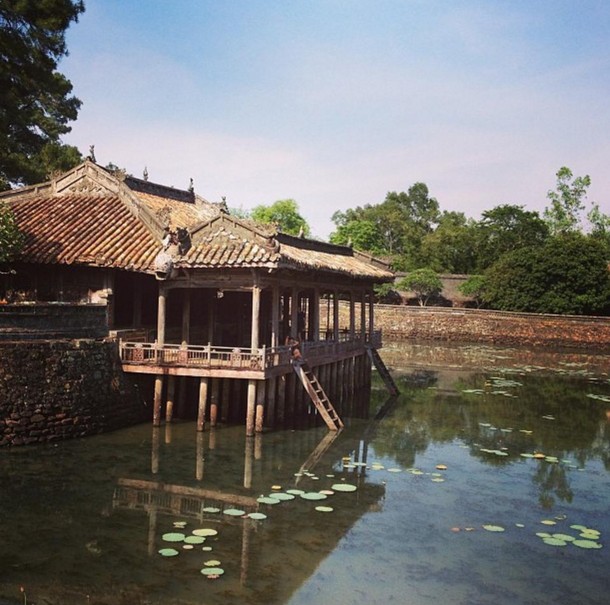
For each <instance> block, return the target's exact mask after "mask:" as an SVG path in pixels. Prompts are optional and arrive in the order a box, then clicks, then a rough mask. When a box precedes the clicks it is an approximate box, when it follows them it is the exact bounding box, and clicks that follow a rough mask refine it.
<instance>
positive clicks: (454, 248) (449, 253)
mask: <svg viewBox="0 0 610 605" xmlns="http://www.w3.org/2000/svg"><path fill="white" fill-rule="evenodd" d="M476 235H477V227H476V223H475V221H473V220H472V219H467V218H466V216H465V215H464V213H463V212H446V211H445V212H443V213H442V215H441V217H440V219H439V222H438V226H437V227H436V229H435V230H434V231H432V232H431V233H428V234H426V235H425V236H424V237H423V238H422V241H421V246H420V250H419V254H418V255H417V257H416V260H417V264H419V265H421V266H427V267H431V268H432V269H434V270H435V271H438V272H441V273H470V272H472V271H474V269H475V267H476V264H477V238H476Z"/></svg>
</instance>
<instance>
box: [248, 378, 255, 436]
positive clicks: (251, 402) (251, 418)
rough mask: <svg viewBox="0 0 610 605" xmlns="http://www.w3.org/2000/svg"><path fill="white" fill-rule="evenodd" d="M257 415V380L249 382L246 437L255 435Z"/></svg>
mask: <svg viewBox="0 0 610 605" xmlns="http://www.w3.org/2000/svg"><path fill="white" fill-rule="evenodd" d="M255 415H256V380H248V402H247V405H246V435H247V436H248V437H251V436H252V435H254V423H255Z"/></svg>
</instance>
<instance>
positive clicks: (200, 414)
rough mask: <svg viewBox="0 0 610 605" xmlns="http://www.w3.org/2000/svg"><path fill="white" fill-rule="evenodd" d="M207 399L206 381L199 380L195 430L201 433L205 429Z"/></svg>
mask: <svg viewBox="0 0 610 605" xmlns="http://www.w3.org/2000/svg"><path fill="white" fill-rule="evenodd" d="M207 399H208V379H207V378H200V379H199V406H198V410H197V430H198V431H203V430H204V428H205V411H206V403H207Z"/></svg>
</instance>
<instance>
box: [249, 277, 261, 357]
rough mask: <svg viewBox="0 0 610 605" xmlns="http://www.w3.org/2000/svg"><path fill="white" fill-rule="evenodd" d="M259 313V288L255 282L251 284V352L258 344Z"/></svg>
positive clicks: (254, 350)
mask: <svg viewBox="0 0 610 605" xmlns="http://www.w3.org/2000/svg"><path fill="white" fill-rule="evenodd" d="M260 314H261V289H260V287H259V286H258V285H257V284H254V286H252V331H251V334H250V347H251V349H252V353H254V352H256V350H257V349H258V346H259V324H260Z"/></svg>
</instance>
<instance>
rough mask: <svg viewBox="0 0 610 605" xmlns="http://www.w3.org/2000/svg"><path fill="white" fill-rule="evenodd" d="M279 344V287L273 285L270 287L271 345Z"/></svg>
mask: <svg viewBox="0 0 610 605" xmlns="http://www.w3.org/2000/svg"><path fill="white" fill-rule="evenodd" d="M279 344H280V289H279V287H278V286H273V288H272V289H271V346H272V347H277V346H278V345H279Z"/></svg>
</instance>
